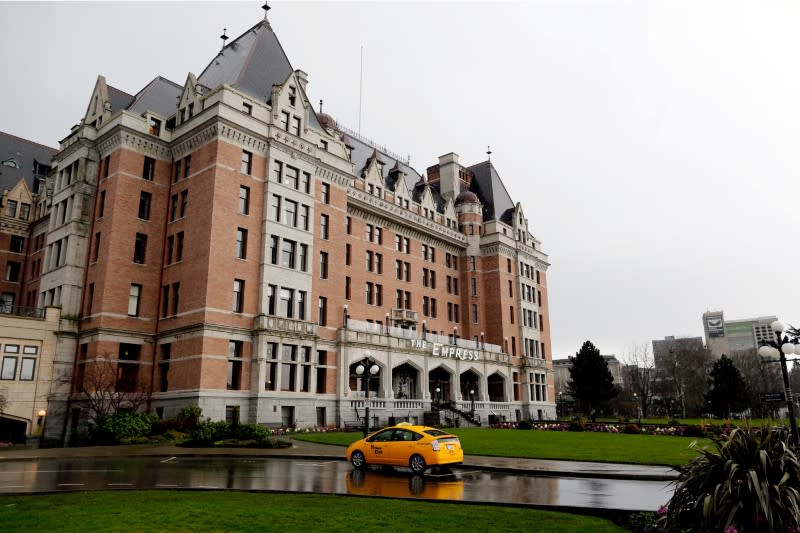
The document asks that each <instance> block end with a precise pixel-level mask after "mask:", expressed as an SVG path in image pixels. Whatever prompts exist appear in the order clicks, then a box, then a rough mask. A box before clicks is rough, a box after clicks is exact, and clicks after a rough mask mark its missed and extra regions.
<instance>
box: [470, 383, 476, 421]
mask: <svg viewBox="0 0 800 533" xmlns="http://www.w3.org/2000/svg"><path fill="white" fill-rule="evenodd" d="M469 401H470V409H471V410H472V418H475V389H469Z"/></svg>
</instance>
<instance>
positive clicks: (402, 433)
mask: <svg viewBox="0 0 800 533" xmlns="http://www.w3.org/2000/svg"><path fill="white" fill-rule="evenodd" d="M421 438H422V435H420V434H419V433H414V432H413V431H408V430H405V429H396V430H394V437H393V438H392V440H398V441H403V442H412V441H415V440H419V439H421Z"/></svg>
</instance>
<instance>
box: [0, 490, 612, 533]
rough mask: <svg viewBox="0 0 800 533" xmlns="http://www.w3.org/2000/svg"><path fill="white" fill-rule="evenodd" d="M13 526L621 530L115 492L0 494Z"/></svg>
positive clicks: (537, 518)
mask: <svg viewBox="0 0 800 533" xmlns="http://www.w3.org/2000/svg"><path fill="white" fill-rule="evenodd" d="M0 524H2V526H0V529H2V531H4V532H12V531H24V532H26V533H27V532H31V531H79V532H85V531H123V532H126V533H128V532H148V531H158V532H168V531H192V532H195V531H237V532H239V531H257V532H259V533H261V532H264V531H281V532H284V531H314V532H316V531H324V532H328V531H334V532H335V531H342V532H347V533H352V532H353V531H403V532H404V533H410V532H420V533H425V532H428V531H433V530H436V531H493V532H494V531H509V532H517V531H526V530H529V529H530V528H531V527H535V529H536V530H537V531H555V532H558V531H564V532H567V531H619V532H622V531H625V530H624V529H622V528H620V527H617V526H615V525H614V524H613V523H611V522H610V521H607V520H603V519H600V518H595V517H589V516H582V515H571V514H564V513H557V512H551V511H539V510H532V509H522V508H511V507H493V506H486V505H470V506H466V505H458V504H451V503H427V502H415V501H406V500H390V499H381V500H374V499H372V500H366V499H363V498H352V497H347V496H323V495H309V494H272V493H251V492H199V491H198V492H176V491H142V492H138V491H137V492H133V491H120V492H78V493H68V494H48V495H29V496H17V495H15V496H0Z"/></svg>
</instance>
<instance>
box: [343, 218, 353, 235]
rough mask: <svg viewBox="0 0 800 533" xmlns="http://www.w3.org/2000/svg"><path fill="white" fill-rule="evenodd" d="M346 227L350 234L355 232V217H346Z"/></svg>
mask: <svg viewBox="0 0 800 533" xmlns="http://www.w3.org/2000/svg"><path fill="white" fill-rule="evenodd" d="M344 229H345V231H347V234H348V235H352V233H353V232H352V229H353V219H352V218H350V217H347V218H346V219H345V228H344Z"/></svg>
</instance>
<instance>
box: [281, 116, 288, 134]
mask: <svg viewBox="0 0 800 533" xmlns="http://www.w3.org/2000/svg"><path fill="white" fill-rule="evenodd" d="M281 129H282V130H283V131H289V113H287V112H286V111H281Z"/></svg>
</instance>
